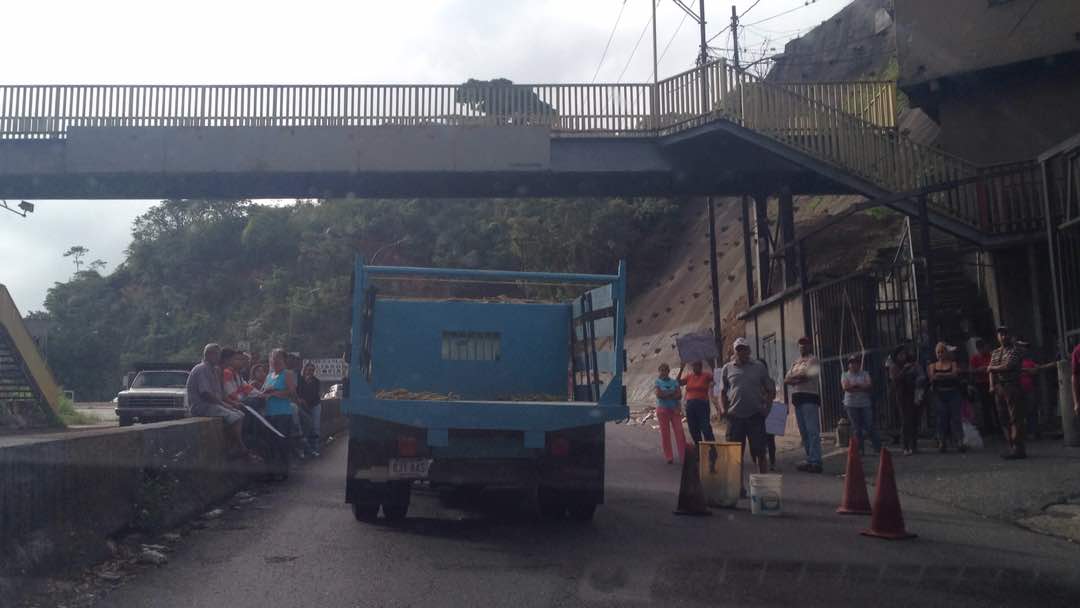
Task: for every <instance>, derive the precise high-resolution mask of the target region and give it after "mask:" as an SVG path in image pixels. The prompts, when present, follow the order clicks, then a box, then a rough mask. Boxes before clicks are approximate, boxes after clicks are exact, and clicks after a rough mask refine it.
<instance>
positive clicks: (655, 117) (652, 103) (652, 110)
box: [649, 0, 660, 129]
mask: <svg viewBox="0 0 1080 608" xmlns="http://www.w3.org/2000/svg"><path fill="white" fill-rule="evenodd" d="M649 1H650V2H652V91H651V92H650V94H649V115H650V116H652V124H651V125H649V126H650V128H652V129H655V128H657V127H658V126H659V125H658V123H659V116H660V108H659V107H658V106H659V101H660V100H659V99H658V98H657V89H659V87H660V76H659V73H658V71H659V65H657V64H659V63H660V60H659V58H658V57H657V55H656V5H657V4H659V3H660V0H649Z"/></svg>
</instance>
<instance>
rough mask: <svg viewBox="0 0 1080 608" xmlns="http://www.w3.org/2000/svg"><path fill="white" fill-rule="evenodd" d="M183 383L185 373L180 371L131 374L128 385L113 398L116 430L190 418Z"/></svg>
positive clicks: (185, 377) (184, 383) (147, 371)
mask: <svg viewBox="0 0 1080 608" xmlns="http://www.w3.org/2000/svg"><path fill="white" fill-rule="evenodd" d="M187 379H188V372H187V370H183V369H155V370H142V371H140V372H138V373H137V374H135V378H133V379H132V381H131V385H130V386H129V387H128V388H127V389H125V390H122V391H120V393H119V394H118V395H117V396H116V417H117V418H119V419H120V426H131V425H132V424H134V423H136V422H159V421H161V420H176V419H179V418H186V417H187V416H190V415H191V414H190V411H189V404H188V401H187V391H186V390H185V386H186V385H187Z"/></svg>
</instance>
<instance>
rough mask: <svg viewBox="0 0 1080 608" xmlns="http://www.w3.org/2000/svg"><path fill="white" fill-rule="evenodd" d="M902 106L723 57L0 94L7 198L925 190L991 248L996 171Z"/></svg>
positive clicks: (950, 220)
mask: <svg viewBox="0 0 1080 608" xmlns="http://www.w3.org/2000/svg"><path fill="white" fill-rule="evenodd" d="M895 99H896V91H895V86H894V84H893V83H891V82H839V83H812V84H807V83H799V84H788V83H773V82H766V81H764V80H762V79H760V78H756V77H754V76H752V75H750V74H747V73H746V72H743V71H742V70H738V69H736V68H734V67H732V66H730V65H728V64H727V63H726V62H725V61H723V60H720V61H717V62H713V63H710V64H707V65H705V66H703V67H701V68H695V69H692V70H690V71H687V72H684V73H681V74H677V75H675V76H673V77H671V78H668V79H665V80H662V81H659V82H658V83H656V84H655V85H654V84H652V83H647V84H629V83H628V84H512V83H510V82H509V81H504V80H496V81H469V82H467V83H464V84H459V85H330V86H319V85H312V86H308V85H302V86H279V85H273V86H258V85H248V86H227V85H225V86H116V85H89V86H54V85H49V86H36V85H21V86H0V198H34V199H49V198H164V197H173V198H194V197H211V198H219V197H244V198H291V197H311V198H315V197H322V198H329V197H347V196H357V197H523V196H530V197H532V196H614V195H622V196H647V195H652V196H680V195H744V194H768V193H776V192H778V191H780V190H784V191H787V192H791V193H794V194H861V195H865V196H867V197H870V198H873V199H884V200H886V202H887V204H888V205H889V206H891V207H893V208H895V209H897V210H899V211H902V212H904V213H907V214H909V215H917V213H918V205H917V203H916V198H917V197H916V194H917V193H919V192H922V193H923V196H926V197H927V199H928V205H929V207H930V218H929V219H930V222H931V223H932V224H933V225H934V226H936V227H937V228H939V229H942V230H944V231H946V232H949V233H951V234H954V235H957V236H961V237H963V238H967V239H969V240H985V239H987V238H992V237H993V234H992V233H993V229H992V227H991V225H990V224H988V222H987V213H986V210H985V209H984V208H983V207H985V202H986V201H985V200H982V201H980V200H979V197H980V192H979V188H978V187H977V186H978V184H976V183H975V181H976V179H977V178H978V176H979V175H980V172H979V169H978V168H977V167H975V166H973V165H971V164H969V163H966V162H964V161H962V160H960V159H957V158H954V157H951V156H948V155H947V154H945V153H943V152H941V151H939V150H936V149H932V148H929V147H926V146H921V145H918V144H916V143H915V142H913V141H911V140H909V139H907V138H905V137H903V136H902V135H900V134H898V133H897V129H896V124H895V115H896V109H895ZM943 184H944V185H945V186H944V187H942V185H943ZM930 190H933V193H932V194H927V192H929V191H930ZM908 194H911V196H908ZM984 198H985V197H984ZM988 233H989V234H988Z"/></svg>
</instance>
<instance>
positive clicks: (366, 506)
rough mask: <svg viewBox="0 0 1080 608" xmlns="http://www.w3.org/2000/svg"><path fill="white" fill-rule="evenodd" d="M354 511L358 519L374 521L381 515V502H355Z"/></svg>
mask: <svg viewBox="0 0 1080 608" xmlns="http://www.w3.org/2000/svg"><path fill="white" fill-rule="evenodd" d="M352 513H353V517H355V518H356V521H359V522H362V523H368V524H369V523H372V522H374V521H375V520H376V519H378V517H379V503H375V504H372V503H369V502H354V503H352Z"/></svg>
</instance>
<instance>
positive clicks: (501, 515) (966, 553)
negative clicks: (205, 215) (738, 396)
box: [95, 425, 1080, 608]
mask: <svg viewBox="0 0 1080 608" xmlns="http://www.w3.org/2000/svg"><path fill="white" fill-rule="evenodd" d="M608 428H609V431H608V463H609V464H608V483H607V504H606V505H604V506H603V507H602V508H601V509H600V510H599V511H598V513H597V517H596V520H595V521H594V522H592V523H590V524H580V523H572V522H544V521H539V520H538V519H536V518H535V517H534V516H533V515H532V513H531V511H530V510H529V509H528V508H526V507H524V506H522V505H519V504H518V503H517V501H516V499H515V498H514V497H510V496H504V497H491V500H490V501H486V502H487V503H488V505H487V508H481V509H476V508H471V509H466V508H459V507H461V506H460V505H458V506H455V507H452V508H451V507H447V506H445V505H444V504H443V503H442V502H441V501H440V500H439V498H438V497H436V496H433V495H420V496H416V495H414V499H413V506H412V509H411V510H410V518H409V520H408V521H407V522H406V523H404V524H402V525H399V526H389V525H364V524H359V523H357V522H356V521H354V520H353V518H352V514H351V512H350V510H349V509H348V508H347V506H346V505H345V504H343V501H342V488H343V483H342V474H343V471H344V468H345V464H344V458H345V449H344V448H345V446H344V445H343V443H344V442H343V441H339V442H337V443H335V444H334V445H332V446H330V447H329V448H328V449H327V450H326V453H325V454H324V456H323V458H322V459H321V460H319V461H315V462H309V463H306V464H305V465H304V466H303V467H302V468H301V469H300V470H299V471H297V473H296V474H295V475H294V476H293V478H292V479H291V480H290V481H288V482H286V483H285V484H283V485H279V486H258V487H256V488H255V489H254V490H255V492H257V493H258V497H257V499H256V500H255V501H254V502H251V503H250V504H248V505H245V506H243V507H242V508H240V509H238V510H234V509H226V515H225V516H224V517H222V518H221V519H218V520H214V521H212V522H210V524H211V526H210V527H208V528H207V529H201V530H195V531H191V532H190V534H189V535H188V536H186V537H185V538H184V539H183V540H182V541H181V542H179V543H178V544H177V545H176V548H175V550H174V552H173V553H172V555H171V559H170V562H169V563H168V564H167V565H165V566H161V567H157V568H150V569H148V570H146V571H144V572H142V573H140V574H138V575H137V576H135V577H133V578H131V579H129V580H127V581H126V582H125V583H123V584H121V585H120V586H118V587H117V588H115V589H112V590H110V591H109V592H108V593H106V594H105V595H104V597H102V598H101V599H100V600H99V601H98V602H97V603H96V604H95V605H96V606H103V607H134V606H155V607H160V608H169V607H190V606H232V607H245V606H260V607H261V606H274V607H275V608H285V607H288V606H326V607H331V606H469V607H478V606H519V607H521V606H578V605H585V606H635V605H665V606H671V605H711V606H745V605H761V606H771V605H777V606H780V605H783V606H792V605H799V606H816V605H831V606H837V605H841V606H846V605H853V604H855V603H860V604H862V605H875V606H911V605H914V604H916V603H919V604H921V605H930V606H944V605H948V606H950V607H954V606H993V605H1001V606H1024V605H1032V606H1034V605H1038V606H1043V607H1046V606H1055V605H1070V604H1072V605H1075V603H1074V601H1073V600H1074V599H1075V598H1077V597H1080V578H1078V576H1077V573H1076V568H1077V564H1080V551H1078V549H1077V547H1076V545H1072V544H1070V543H1067V542H1065V541H1062V540H1059V539H1055V538H1052V537H1048V536H1042V535H1038V534H1035V533H1032V532H1029V531H1026V530H1023V529H1021V528H1019V527H1017V526H1015V525H1012V524H1010V523H1008V522H1001V521H996V520H992V519H987V518H983V517H980V516H978V515H976V514H971V513H967V512H961V511H957V510H954V509H952V508H951V507H947V506H944V505H939V504H937V503H935V502H932V501H927V500H922V499H915V498H911V497H904V498H903V501H904V502H903V506H904V508H905V516H906V519H907V525H908V529H909V530H910V531H913V532H916V533H918V534H919V538H918V539H915V540H909V541H882V540H876V539H870V538H866V537H862V536H860V535H859V531H860V530H861V529H863V528H864V527H865V526H866V524H867V522H868V518H865V517H845V516H839V515H836V514H834V512H833V511H834V509H835V506H836V504H837V501H838V499H839V496H840V488H841V483H842V481H841V479H840V478H839V476H838V473H839V472H840V467H841V466H842V461H841V459H840V458H838V457H833V458H830V459H829V460H828V462H827V465H826V468H827V474H826V475H822V476H813V475H806V474H797V473H790V474H787V475H785V476H784V483H785V486H784V511H785V515H784V516H782V517H776V518H764V517H760V516H757V517H755V516H752V515H751V514H750V513H749V512H748V510H747V508H746V505H745V501H744V503H743V504H742V505H740V509H739V510H731V511H723V510H717V511H715V512H714V515H713V516H712V517H679V516H674V515H673V514H672V512H671V511H672V507H673V506H674V503H675V498H676V492H677V485H678V478H679V471H678V467H674V466H668V465H666V464H665V463H664V462H663V461H662V459H661V458H660V456H659V454H658V450H657V448H656V443H657V439H656V437H655V431H652V430H651V429H649V428H648V427H647V426H644V427H642V426H638V427H628V426H625V425H610V426H609V427H608ZM794 456H795V454H794V453H788V454H786V455H785V459H786V460H787V462H782V467H784V468H785V470H787V471H791V470H792V466H791V465H792V462H793V461H792V460H791V459H792V458H794ZM898 467H899V468H900V471H901V473H900V474H902V465H900V464H898ZM492 503H494V504H492ZM465 506H469V505H465ZM1068 598H1073V599H1071V600H1070V599H1068Z"/></svg>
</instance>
